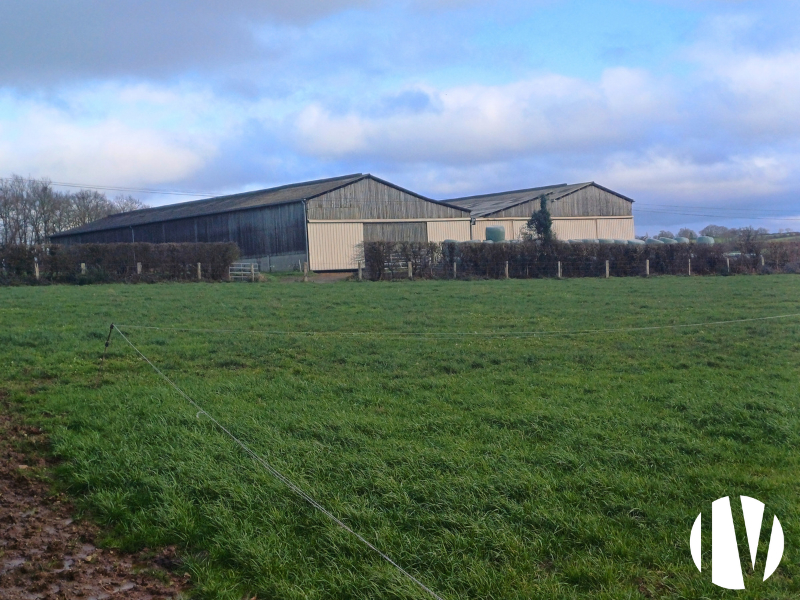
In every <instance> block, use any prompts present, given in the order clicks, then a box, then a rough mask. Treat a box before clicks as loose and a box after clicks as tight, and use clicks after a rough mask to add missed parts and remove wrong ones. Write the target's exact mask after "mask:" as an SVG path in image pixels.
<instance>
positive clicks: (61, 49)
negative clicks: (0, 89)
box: [0, 0, 369, 86]
mask: <svg viewBox="0 0 800 600" xmlns="http://www.w3.org/2000/svg"><path fill="white" fill-rule="evenodd" d="M367 4H369V0H292V1H291V2H278V1H264V0H228V1H226V2H217V1H215V0H117V1H115V2H106V1H103V0H70V1H68V2H67V1H65V2H50V1H49V0H25V1H24V2H2V3H0V56H2V57H3V60H2V61H0V80H2V81H3V82H4V83H5V84H6V85H9V84H13V85H23V86H26V85H41V84H48V83H49V84H58V83H62V82H64V81H72V80H76V79H81V78H90V79H91V78H107V77H165V76H171V75H174V74H176V73H181V72H184V71H187V70H192V69H194V70H198V69H199V70H205V69H213V68H215V67H222V66H226V67H227V66H230V65H231V64H234V63H237V64H238V63H242V62H247V61H251V60H254V59H265V58H269V53H268V52H267V50H266V49H265V48H264V47H263V46H262V45H260V44H259V43H258V42H257V39H256V38H257V36H256V29H257V26H258V25H259V24H260V23H283V24H286V25H289V26H300V25H304V24H307V23H309V22H312V21H314V20H318V19H321V18H324V17H326V16H328V15H330V14H332V13H334V12H337V11H341V10H344V9H347V8H355V7H361V6H365V5H367Z"/></svg>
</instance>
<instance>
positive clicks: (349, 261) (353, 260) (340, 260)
mask: <svg viewBox="0 0 800 600" xmlns="http://www.w3.org/2000/svg"><path fill="white" fill-rule="evenodd" d="M363 242H364V225H363V223H309V224H308V249H309V252H308V257H309V263H310V267H311V269H312V270H313V271H337V270H352V269H357V268H358V261H359V260H362V259H363V257H362V252H363V251H362V250H361V249H360V247H359V245H360V244H362V243H363Z"/></svg>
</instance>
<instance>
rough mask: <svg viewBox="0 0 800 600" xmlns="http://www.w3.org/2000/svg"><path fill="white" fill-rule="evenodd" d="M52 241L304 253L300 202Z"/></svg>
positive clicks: (244, 253) (261, 253) (249, 253)
mask: <svg viewBox="0 0 800 600" xmlns="http://www.w3.org/2000/svg"><path fill="white" fill-rule="evenodd" d="M53 241H54V242H55V243H63V244H71V243H72V244H90V243H99V244H110V243H119V242H131V241H136V242H149V243H152V244H161V243H168V242H236V244H237V245H238V246H239V250H240V252H241V255H242V257H243V258H246V257H264V256H272V255H285V254H297V255H303V256H304V255H305V251H306V232H305V222H304V220H303V204H302V203H301V202H295V203H292V204H281V205H278V206H263V207H259V208H252V209H246V210H240V211H235V212H229V213H222V214H216V215H205V216H200V217H192V218H188V219H177V220H175V221H163V222H160V223H149V224H147V225H137V226H134V227H133V232H132V234H131V228H129V227H125V228H122V229H112V230H107V231H96V232H91V233H82V234H76V235H71V236H63V237H56V238H55V239H54V240H53Z"/></svg>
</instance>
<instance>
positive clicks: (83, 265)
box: [81, 263, 86, 275]
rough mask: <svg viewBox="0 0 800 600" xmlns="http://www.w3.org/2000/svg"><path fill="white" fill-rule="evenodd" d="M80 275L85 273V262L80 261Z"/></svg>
mask: <svg viewBox="0 0 800 600" xmlns="http://www.w3.org/2000/svg"><path fill="white" fill-rule="evenodd" d="M81 275H86V263H81Z"/></svg>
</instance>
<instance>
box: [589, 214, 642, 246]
mask: <svg viewBox="0 0 800 600" xmlns="http://www.w3.org/2000/svg"><path fill="white" fill-rule="evenodd" d="M597 237H598V238H611V239H615V240H632V239H633V238H634V237H636V236H635V235H634V232H633V217H629V218H627V219H597Z"/></svg>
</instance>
